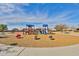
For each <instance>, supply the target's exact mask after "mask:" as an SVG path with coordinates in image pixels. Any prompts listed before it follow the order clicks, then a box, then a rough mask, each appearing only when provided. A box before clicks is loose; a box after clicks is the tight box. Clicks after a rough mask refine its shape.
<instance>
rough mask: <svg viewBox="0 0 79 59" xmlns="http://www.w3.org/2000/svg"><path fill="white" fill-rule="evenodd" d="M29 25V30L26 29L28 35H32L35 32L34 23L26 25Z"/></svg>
mask: <svg viewBox="0 0 79 59" xmlns="http://www.w3.org/2000/svg"><path fill="white" fill-rule="evenodd" d="M26 26H27V30H26V33H27V34H28V35H31V34H34V28H33V27H34V25H26Z"/></svg>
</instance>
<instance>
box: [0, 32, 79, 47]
mask: <svg viewBox="0 0 79 59" xmlns="http://www.w3.org/2000/svg"><path fill="white" fill-rule="evenodd" d="M10 34H11V35H9V36H8V37H7V38H0V43H1V44H7V45H16V46H23V47H60V46H68V45H74V44H79V36H73V35H70V34H63V33H56V34H47V35H44V34H38V35H22V38H20V39H18V38H16V36H15V33H10ZM35 36H37V37H36V38H39V39H37V40H36V39H35ZM52 38H53V40H52ZM15 43H16V44H15Z"/></svg>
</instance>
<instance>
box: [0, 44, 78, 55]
mask: <svg viewBox="0 0 79 59" xmlns="http://www.w3.org/2000/svg"><path fill="white" fill-rule="evenodd" d="M1 47H2V48H1ZM6 48H8V49H6ZM1 49H2V51H1ZM0 56H79V44H78V45H72V46H66V47H54V48H27V47H15V46H6V45H2V46H1V45H0Z"/></svg>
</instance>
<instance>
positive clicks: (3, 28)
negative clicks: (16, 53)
mask: <svg viewBox="0 0 79 59" xmlns="http://www.w3.org/2000/svg"><path fill="white" fill-rule="evenodd" d="M7 29H8V28H7V25H5V24H0V31H1V32H3V31H5V30H7Z"/></svg>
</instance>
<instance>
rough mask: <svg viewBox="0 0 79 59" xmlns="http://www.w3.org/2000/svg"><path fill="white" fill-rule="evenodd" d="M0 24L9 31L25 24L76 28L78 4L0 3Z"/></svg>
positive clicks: (78, 21) (78, 14) (78, 16)
mask: <svg viewBox="0 0 79 59" xmlns="http://www.w3.org/2000/svg"><path fill="white" fill-rule="evenodd" d="M0 23H1V24H2V23H4V24H7V25H8V28H9V29H12V28H24V27H26V24H34V25H35V26H36V27H42V24H48V25H49V27H51V28H53V27H54V26H55V25H56V24H67V25H68V26H78V24H79V4H78V3H74V4H69V3H51V4H50V3H16V4H12V3H0Z"/></svg>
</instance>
